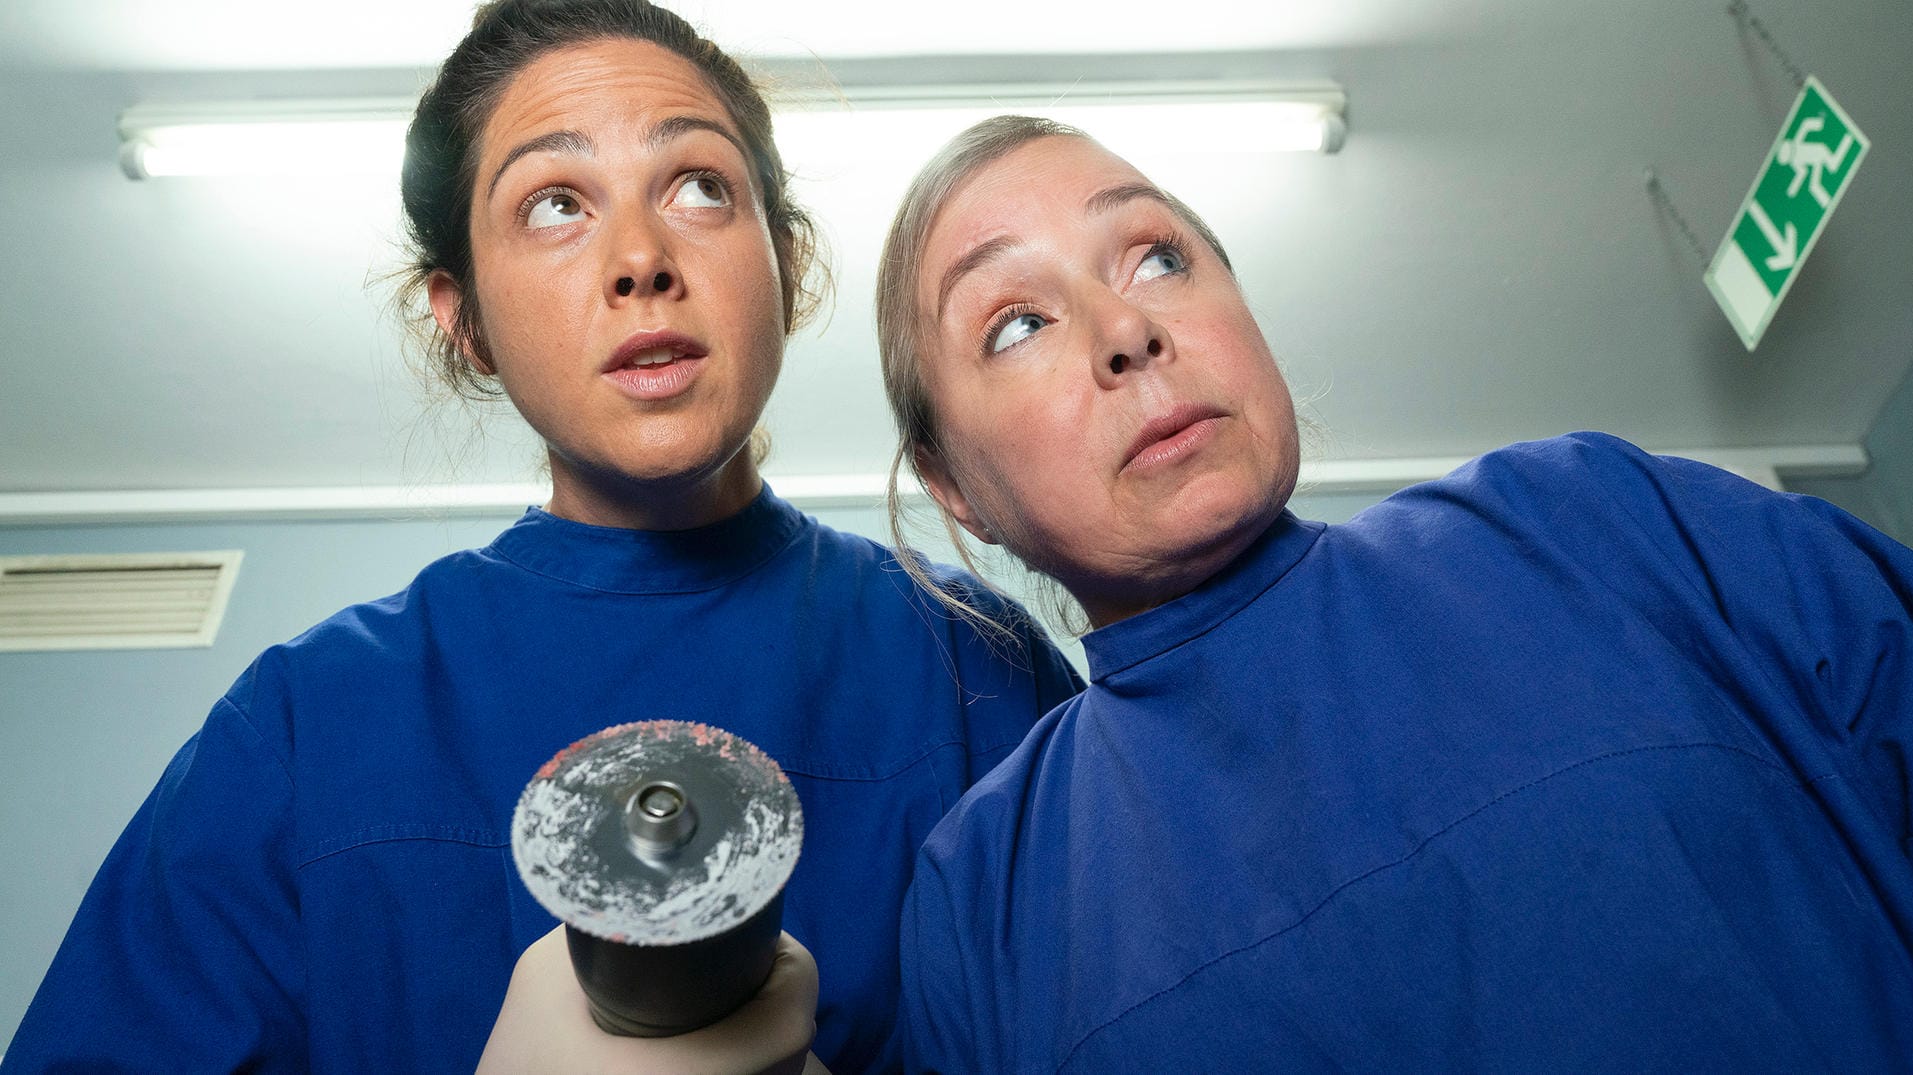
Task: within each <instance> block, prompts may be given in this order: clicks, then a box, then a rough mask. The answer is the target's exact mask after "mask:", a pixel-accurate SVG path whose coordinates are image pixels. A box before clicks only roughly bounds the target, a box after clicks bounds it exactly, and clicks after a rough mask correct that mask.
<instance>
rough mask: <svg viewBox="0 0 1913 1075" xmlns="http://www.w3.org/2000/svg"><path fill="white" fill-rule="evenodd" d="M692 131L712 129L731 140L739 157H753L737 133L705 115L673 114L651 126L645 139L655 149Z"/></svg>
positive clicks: (719, 135) (726, 139)
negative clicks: (739, 139)
mask: <svg viewBox="0 0 1913 1075" xmlns="http://www.w3.org/2000/svg"><path fill="white" fill-rule="evenodd" d="M692 131H710V132H711V133H712V134H715V135H717V136H718V137H720V138H722V139H724V140H725V141H726V142H729V143H730V144H731V145H732V147H733V148H735V149H736V150H737V155H738V156H739V157H742V158H744V159H745V160H746V161H748V160H750V159H751V154H750V151H749V150H747V149H745V148H744V143H743V142H740V141H738V138H737V136H736V135H734V134H732V133H731V132H730V131H728V130H726V129H725V127H724V125H723V124H722V123H719V122H717V121H716V120H711V119H705V118H704V117H703V116H671V117H670V118H668V119H664V120H661V121H659V123H658V125H657V126H655V127H653V128H651V130H650V132H649V133H647V134H646V135H645V136H644V140H645V142H647V143H649V144H650V147H651V148H652V149H653V150H656V149H658V148H659V147H661V146H663V145H664V144H665V143H666V142H670V141H673V140H675V139H678V138H682V137H684V136H685V135H687V134H690V133H691V132H692Z"/></svg>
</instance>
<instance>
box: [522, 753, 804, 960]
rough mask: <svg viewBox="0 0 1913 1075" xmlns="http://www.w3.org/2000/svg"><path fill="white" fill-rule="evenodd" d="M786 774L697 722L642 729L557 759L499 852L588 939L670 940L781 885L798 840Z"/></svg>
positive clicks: (716, 921) (721, 920) (719, 928)
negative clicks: (507, 848)
mask: <svg viewBox="0 0 1913 1075" xmlns="http://www.w3.org/2000/svg"><path fill="white" fill-rule="evenodd" d="M803 839H804V818H803V810H802V808H801V807H800V806H799V805H798V802H797V793H796V791H794V790H793V789H792V788H791V786H790V781H789V780H788V779H787V778H786V777H785V776H784V771H783V770H782V769H780V768H779V767H778V765H777V763H776V762H775V761H773V760H771V758H770V756H769V755H767V754H765V753H764V752H763V751H761V750H759V749H757V747H755V746H753V745H752V744H751V743H750V742H748V741H746V740H744V739H740V738H738V737H737V736H735V735H732V734H731V733H729V732H727V731H724V730H723V729H720V728H713V727H711V726H709V725H707V724H691V723H686V722H684V721H675V720H654V721H644V722H641V723H637V724H621V725H618V726H617V727H614V728H606V729H605V730H604V731H602V732H599V733H597V734H596V735H592V736H588V737H586V738H584V739H580V740H579V741H577V742H576V743H573V744H572V745H570V746H568V747H566V748H565V749H564V750H562V751H559V752H558V755H557V756H556V757H554V758H552V759H551V760H550V761H549V762H546V763H545V766H544V768H542V769H540V770H539V771H538V775H537V776H535V777H533V778H532V781H531V783H530V784H528V785H527V786H526V787H525V791H524V794H523V795H521V796H519V799H518V809H517V811H516V812H515V813H514V814H513V815H512V833H511V850H512V858H513V859H514V860H515V861H516V862H517V864H518V873H519V876H521V877H523V878H524V881H525V887H527V888H529V889H530V890H531V894H532V895H533V896H535V897H536V898H537V900H538V902H539V903H541V904H543V905H544V907H545V909H546V910H548V911H550V912H551V913H552V914H553V915H556V916H557V917H558V918H559V919H561V920H562V921H564V922H565V924H567V925H569V926H571V927H573V928H574V929H577V930H581V931H583V932H584V933H587V934H590V935H591V936H593V937H598V938H601V939H603V940H607V941H614V942H617V943H620V944H631V945H681V944H690V943H692V942H696V941H701V940H705V939H707V938H710V937H715V936H717V935H719V934H722V933H724V932H725V931H727V930H731V929H733V928H735V927H737V926H739V925H741V924H742V923H744V922H745V921H746V920H748V919H750V918H751V917H752V916H753V915H756V914H757V913H758V912H759V911H761V910H763V909H764V908H765V907H767V906H768V905H769V904H770V903H771V901H772V900H774V899H776V898H777V896H778V894H779V893H781V892H782V891H783V888H784V882H785V881H787V880H789V879H790V874H791V870H792V869H793V868H795V867H796V865H797V854H798V851H799V850H800V849H801V847H802V845H803Z"/></svg>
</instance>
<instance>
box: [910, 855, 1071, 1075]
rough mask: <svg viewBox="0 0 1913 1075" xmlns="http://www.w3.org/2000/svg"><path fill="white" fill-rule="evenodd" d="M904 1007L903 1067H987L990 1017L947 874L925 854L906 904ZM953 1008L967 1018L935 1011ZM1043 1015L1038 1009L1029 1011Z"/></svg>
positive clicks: (951, 1070)
mask: <svg viewBox="0 0 1913 1075" xmlns="http://www.w3.org/2000/svg"><path fill="white" fill-rule="evenodd" d="M902 939H903V953H902V954H903V1010H902V1011H901V1012H900V1013H898V1016H897V1020H898V1025H899V1029H900V1030H901V1032H902V1036H903V1056H904V1070H906V1071H909V1072H912V1073H916V1072H948V1073H952V1075H954V1073H956V1072H968V1071H984V1070H987V1068H986V1067H985V1066H983V1065H981V1064H979V1063H978V1062H977V1060H978V1058H979V1057H980V1056H983V1055H986V1052H987V1050H986V1049H985V1048H984V1047H983V1043H982V1042H981V1040H980V1039H981V1038H983V1037H987V1036H991V1035H994V1034H995V1033H997V1032H998V1028H997V1027H996V1026H995V1025H994V1024H993V1022H992V1021H990V1020H988V1019H985V1018H980V1017H978V1016H977V1015H976V1013H975V1012H974V1011H973V1009H972V1006H971V996H970V989H969V984H968V975H967V974H966V968H965V966H964V961H963V949H962V946H961V945H959V944H958V943H957V940H956V931H955V929H954V922H953V921H952V919H951V908H950V900H949V894H948V893H947V892H945V891H944V886H943V877H942V875H941V874H940V873H939V872H938V871H937V870H936V868H935V867H934V866H932V865H930V863H929V861H928V860H927V859H926V858H925V857H924V856H922V855H919V856H917V875H916V878H915V879H914V881H913V882H912V883H911V885H910V894H909V896H908V897H906V898H905V901H904V908H903V938H902ZM952 1012H961V1013H965V1018H964V1019H963V1020H962V1021H961V1022H960V1023H959V1024H958V1025H956V1026H954V1027H953V1026H951V1025H949V1024H948V1023H947V1022H945V1021H941V1020H939V1019H937V1018H935V1016H936V1015H937V1014H942V1015H944V1016H946V1017H947V1016H948V1015H949V1013H952ZM1028 1014H1029V1016H1030V1017H1031V1018H1041V1017H1042V1016H1041V1014H1040V1013H1036V1012H1031V1013H1028Z"/></svg>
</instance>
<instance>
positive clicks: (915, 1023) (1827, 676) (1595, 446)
mask: <svg viewBox="0 0 1913 1075" xmlns="http://www.w3.org/2000/svg"><path fill="white" fill-rule="evenodd" d="M1085 644H1086V648H1087V649H1088V653H1089V659H1090V668H1091V686H1090V688H1089V689H1088V690H1087V691H1086V692H1085V693H1084V694H1083V695H1082V696H1081V697H1080V698H1078V699H1077V700H1076V701H1073V702H1071V703H1069V704H1067V705H1066V706H1064V707H1063V708H1062V709H1061V710H1060V711H1059V712H1057V713H1055V714H1052V715H1051V716H1050V717H1048V718H1046V719H1045V720H1044V722H1043V723H1042V724H1041V725H1039V726H1038V728H1037V729H1036V731H1035V732H1033V733H1032V735H1031V737H1030V739H1029V740H1028V741H1027V742H1026V743H1025V744H1024V745H1023V747H1022V748H1020V749H1019V750H1018V751H1017V752H1016V753H1015V754H1014V755H1013V756H1012V757H1011V759H1010V760H1009V761H1007V762H1005V763H1004V764H1003V765H1002V766H1000V767H998V768H997V769H996V770H995V771H994V772H993V773H991V774H990V775H989V776H988V777H987V778H985V779H984V780H983V781H982V782H981V783H979V785H978V786H977V787H976V788H975V789H973V790H972V792H971V793H970V795H969V796H968V797H967V798H965V800H964V801H963V803H962V804H960V805H959V806H958V807H957V809H956V810H955V811H953V812H952V813H951V815H950V816H949V817H948V818H946V819H945V820H944V822H943V823H942V824H941V825H940V826H939V827H938V829H937V831H936V833H935V834H934V835H933V836H932V837H931V839H930V841H929V842H928V843H927V844H926V846H925V848H924V852H923V855H922V856H921V858H920V861H919V866H918V875H917V880H916V883H915V886H914V887H913V889H912V890H911V895H910V899H909V903H908V905H907V906H906V909H905V917H904V947H903V959H904V991H905V1002H904V1009H905V1022H906V1031H907V1036H908V1038H909V1042H908V1053H909V1059H910V1067H911V1068H913V1069H916V1070H935V1071H945V1072H997V1073H1010V1072H1028V1071H1042V1072H1049V1071H1070V1072H1114V1071H1139V1072H1140V1071H1150V1072H1156V1071H1217V1072H1221V1071H1229V1072H1237V1071H1338V1070H1342V1071H1507V1072H1534V1071H1553V1070H1561V1069H1572V1070H1600V1071H1630V1072H1632V1071H1786V1072H1799V1071H1810V1070H1811V1071H1823V1070H1834V1071H1888V1070H1899V1071H1904V1070H1910V1069H1913V957H1910V956H1909V950H1910V949H1913V867H1910V866H1909V861H1908V847H1909V845H1908V837H1909V833H1913V820H1910V817H1909V810H1910V809H1913V807H1910V806H1909V792H1908V788H1909V763H1910V761H1913V553H1910V552H1909V551H1908V550H1907V549H1905V548H1903V547H1901V546H1899V545H1897V544H1895V543H1894V542H1892V541H1891V540H1889V539H1887V538H1885V537H1883V536H1882V535H1880V534H1879V533H1877V532H1875V531H1873V530H1871V529H1869V528H1868V527H1866V526H1865V525H1864V524H1862V523H1860V522H1858V521H1856V520H1855V519H1853V518H1852V517H1850V516H1848V515H1846V514H1845V513H1843V512H1841V511H1839V510H1838V509H1835V508H1833V507H1831V506H1829V505H1827V504H1825V503H1823V502H1820V501H1817V500H1813V499H1810V498H1805V497H1798V496H1787V495H1781V494H1776V493H1773V492H1770V491H1768V490H1765V489H1761V488H1759V487H1757V486H1755V485H1753V484H1751V483H1748V482H1745V481H1742V480H1741V479H1739V478H1736V477H1733V476H1731V475H1729V474H1726V473H1724V472H1721V471H1718V470H1715V469H1712V468H1710V467H1705V466H1702V465H1699V464H1696V463H1691V462H1687V461H1681V460H1673V459H1657V458H1653V457H1650V456H1647V455H1644V454H1642V453H1641V452H1639V451H1638V450H1636V449H1634V448H1633V447H1632V446H1630V445H1627V444H1625V443H1623V442H1620V441H1617V440H1614V439H1612V438H1609V437H1603V436H1598V435H1592V434H1582V435H1576V436H1572V437H1567V438H1562V439H1557V440H1553V441H1546V442H1540V443H1534V444H1525V445H1518V446H1515V447H1513V448H1509V449H1506V450H1503V451H1500V452H1496V453H1493V454H1490V455H1488V456H1486V457H1484V458H1482V459H1480V460H1478V461H1476V462H1475V463H1473V464H1471V465H1469V466H1467V467H1464V468H1462V469H1461V470H1460V471H1458V472H1457V473H1455V474H1454V475H1452V476H1451V477H1449V478H1447V479H1445V480H1442V481H1438V482H1434V483H1430V484H1427V485H1424V486H1420V487H1417V488H1414V489H1411V490H1408V491H1406V492H1404V493H1402V494H1400V495H1398V496H1395V497H1393V498H1391V499H1389V500H1388V501H1386V502H1384V503H1383V504H1381V505H1379V506H1377V507H1375V508H1373V509H1372V510H1370V511H1368V512H1366V513H1364V514H1363V515H1361V516H1359V517H1358V518H1356V519H1355V520H1353V521H1352V522H1350V523H1348V524H1346V525H1342V526H1332V527H1324V526H1321V525H1319V524H1315V523H1308V522H1303V521H1300V520H1297V519H1295V518H1294V517H1293V516H1284V517H1283V518H1282V519H1281V520H1280V521H1279V522H1278V523H1277V524H1276V525H1275V526H1274V527H1273V528H1271V529H1270V530H1269V531H1268V532H1267V533H1266V534H1265V535H1264V536H1263V537H1262V538H1261V540H1260V541H1259V542H1258V543H1257V544H1256V545H1255V546H1254V547H1253V548H1251V549H1250V550H1249V551H1248V552H1247V553H1246V554H1245V555H1244V556H1242V557H1241V558H1240V559H1239V560H1238V561H1237V562H1236V563H1235V564H1233V565H1232V566H1231V567H1229V568H1227V569H1226V570H1225V571H1224V572H1223V573H1222V574H1220V575H1219V576H1217V577H1216V578H1214V579H1212V580H1210V581H1209V582H1208V583H1206V584H1205V585H1204V586H1203V587H1202V588H1200V589H1199V590H1197V591H1196V592H1194V593H1192V594H1190V595H1188V596H1186V597H1184V598H1182V599H1180V600H1178V601H1175V602H1172V603H1170V604H1168V605H1165V606H1162V607H1160V608H1157V609H1154V610H1152V611H1149V612H1146V613H1143V614H1141V615H1138V616H1135V617H1133V618H1130V619H1127V620H1123V621H1121V622H1118V623H1116V624H1113V625H1111V626H1109V627H1107V628H1105V629H1103V630H1099V631H1097V632H1095V633H1093V634H1091V635H1090V636H1088V638H1087V639H1086V640H1085Z"/></svg>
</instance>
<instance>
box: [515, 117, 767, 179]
mask: <svg viewBox="0 0 1913 1075" xmlns="http://www.w3.org/2000/svg"><path fill="white" fill-rule="evenodd" d="M692 131H710V132H711V133H712V134H715V135H717V136H719V137H721V138H723V139H724V140H725V141H726V142H729V143H730V144H731V145H732V146H734V147H735V148H736V149H737V155H738V156H740V157H742V158H743V159H745V160H750V159H751V155H750V153H748V152H747V151H746V150H745V149H744V144H743V143H742V142H740V141H738V139H737V136H736V135H734V134H732V133H731V132H730V131H727V130H725V129H724V125H723V124H721V123H717V122H715V121H713V120H708V119H705V118H704V117H702V116H671V117H669V118H667V119H664V120H662V121H660V122H659V123H658V124H657V125H656V126H654V127H652V128H651V129H650V130H649V131H646V132H645V134H644V141H645V144H646V145H647V146H649V147H650V148H651V149H652V150H653V151H656V150H657V149H658V148H659V147H660V146H663V145H665V144H666V143H668V142H672V141H675V140H676V139H679V138H682V137H684V136H685V135H687V134H690V133H691V132H692ZM530 153H565V154H569V155H571V156H574V157H595V156H597V154H598V147H597V144H596V143H595V142H593V141H592V140H591V136H590V135H588V134H585V133H584V132H583V131H573V130H562V131H549V132H547V133H545V134H541V135H539V136H538V137H536V138H531V139H527V140H526V141H523V142H520V143H519V144H518V145H516V146H514V147H512V151H511V152H510V153H507V154H505V159H504V160H503V161H502V162H500V163H499V165H498V170H497V171H495V172H493V173H492V181H491V185H490V186H489V187H487V188H486V190H485V197H487V198H489V197H491V196H492V195H493V194H494V193H496V192H497V190H498V181H499V180H500V179H503V178H504V177H505V170H506V169H507V168H510V167H511V166H512V165H513V164H514V163H516V162H517V160H518V158H520V157H523V156H525V155H526V154H530Z"/></svg>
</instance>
